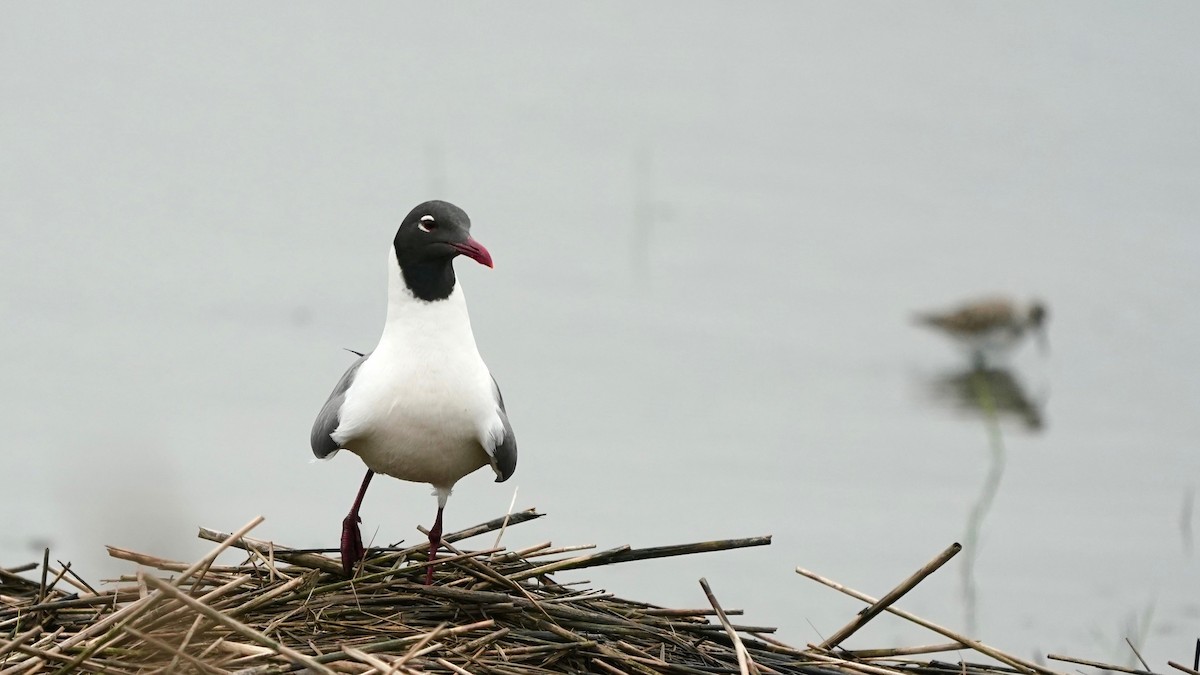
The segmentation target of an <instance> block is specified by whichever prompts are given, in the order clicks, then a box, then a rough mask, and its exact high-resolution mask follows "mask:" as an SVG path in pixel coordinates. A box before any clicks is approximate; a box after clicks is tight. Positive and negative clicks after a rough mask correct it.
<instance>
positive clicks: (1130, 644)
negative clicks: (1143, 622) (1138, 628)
mask: <svg viewBox="0 0 1200 675" xmlns="http://www.w3.org/2000/svg"><path fill="white" fill-rule="evenodd" d="M1125 644H1127V645H1129V648H1130V649H1132V650H1133V655H1134V656H1136V657H1137V660H1138V661H1140V662H1141V663H1142V667H1143V668H1145V669H1146V670H1150V666H1149V664H1147V663H1146V659H1143V658H1142V655H1141V653H1140V652H1138V649H1137V647H1134V646H1133V642H1132V641H1131V640H1130V639H1129V638H1125Z"/></svg>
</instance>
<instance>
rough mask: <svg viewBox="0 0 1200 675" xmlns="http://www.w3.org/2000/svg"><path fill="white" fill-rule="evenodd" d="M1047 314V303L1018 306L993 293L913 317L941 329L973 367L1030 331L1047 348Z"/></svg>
mask: <svg viewBox="0 0 1200 675" xmlns="http://www.w3.org/2000/svg"><path fill="white" fill-rule="evenodd" d="M1046 316H1047V311H1046V305H1045V304H1043V303H1042V302H1040V301H1037V300H1034V301H1032V302H1030V303H1029V304H1027V305H1025V306H1023V307H1018V306H1017V304H1016V303H1014V302H1012V301H1011V300H1009V299H1007V298H1000V297H995V298H982V299H979V300H976V301H974V302H968V303H965V304H963V305H960V306H959V307H956V308H954V309H952V310H950V311H946V312H927V313H923V314H918V315H916V317H915V320H916V322H917V323H919V324H922V325H926V326H930V327H933V328H936V329H938V330H940V331H942V333H944V334H946V335H947V336H949V337H950V338H952V339H953V340H954V341H955V342H957V343H958V344H959V346H960V347H962V348H963V349H965V350H966V351H967V353H968V354H970V356H971V359H972V361H973V362H974V363H975V365H976V367H983V366H984V365H985V364H986V362H987V361H988V359H989V358H993V357H994V358H1003V357H1005V356H1007V355H1008V354H1009V353H1010V352H1011V351H1012V350H1013V349H1014V348H1015V347H1016V346H1017V345H1018V344H1020V342H1021V340H1022V338H1024V337H1025V334H1026V333H1029V332H1033V333H1035V334H1036V335H1037V338H1038V343H1039V345H1040V346H1041V348H1042V351H1043V352H1044V351H1046V349H1047V342H1046Z"/></svg>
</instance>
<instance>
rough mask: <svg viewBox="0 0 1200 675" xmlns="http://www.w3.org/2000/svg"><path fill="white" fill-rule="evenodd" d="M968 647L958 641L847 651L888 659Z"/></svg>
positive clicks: (853, 653) (861, 655)
mask: <svg viewBox="0 0 1200 675" xmlns="http://www.w3.org/2000/svg"><path fill="white" fill-rule="evenodd" d="M959 649H966V647H964V646H963V645H962V644H960V643H958V642H947V643H945V644H940V645H922V646H919V647H896V648H893V649H851V650H847V651H846V652H845V653H846V654H847V655H848V656H851V657H853V658H856V659H886V658H893V657H896V656H917V655H919V654H937V653H940V652H952V651H957V650H959Z"/></svg>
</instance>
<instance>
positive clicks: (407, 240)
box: [392, 200, 492, 301]
mask: <svg viewBox="0 0 1200 675" xmlns="http://www.w3.org/2000/svg"><path fill="white" fill-rule="evenodd" d="M392 248H393V249H394V250H395V253H396V262H398V263H400V272H401V274H403V275H404V283H405V285H407V286H408V288H409V290H411V291H412V292H413V295H415V296H417V297H418V298H420V299H422V300H426V301H434V300H444V299H446V298H447V297H449V295H450V293H451V292H452V291H453V290H454V281H455V279H454V266H453V265H452V262H453V260H454V258H455V256H458V255H465V256H467V257H469V258H472V259H474V260H475V261H477V262H479V263H480V264H483V265H487V266H488V267H491V266H492V256H491V254H489V253H488V251H487V249H486V248H484V247H483V245H482V244H480V243H479V242H477V241H475V240H474V239H473V238H472V237H471V219H470V218H468V217H467V214H466V212H465V211H463V210H462V209H460V208H458V207H457V206H455V205H453V204H451V203H450V202H443V201H436V200H435V201H429V202H425V203H423V204H419V205H417V207H416V208H415V209H413V210H412V211H409V212H408V215H407V216H405V217H404V222H402V223H400V229H398V230H396V238H395V239H394V240H392Z"/></svg>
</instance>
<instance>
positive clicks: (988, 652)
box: [796, 567, 1061, 675]
mask: <svg viewBox="0 0 1200 675" xmlns="http://www.w3.org/2000/svg"><path fill="white" fill-rule="evenodd" d="M796 573H797V574H800V575H802V576H806V577H808V578H809V579H812V580H813V581H816V582H818V583H821V584H824V585H826V586H828V587H830V588H832V589H834V590H836V591H841V592H842V593H845V594H846V595H849V596H850V597H852V598H856V599H858V600H861V601H863V602H866V603H870V604H874V603H876V602H878V600H876V599H875V598H872V597H871V596H869V595H867V594H866V593H860V592H858V591H856V590H854V589H852V588H850V587H848V586H844V585H842V584H840V583H838V582H836V581H833V580H832V579H826V578H825V577H823V576H821V575H819V574H817V573H815V572H810V571H808V570H806V569H804V568H802V567H797V568H796ZM884 611H887V612H891V613H892V614H895V615H896V616H898V617H901V618H903V619H906V620H908V621H911V622H913V623H915V624H917V625H918V626H922V627H924V628H928V629H929V630H931V631H933V632H935V633H939V634H941V635H942V636H944V637H948V638H950V639H951V640H956V641H958V642H961V643H962V644H963V645H966V646H967V647H970V648H971V649H973V650H975V651H977V652H979V653H981V654H983V655H985V656H990V657H991V658H993V659H996V660H997V661H1000V662H1001V663H1004V664H1006V665H1008V666H1012V667H1013V668H1016V669H1017V670H1019V671H1021V672H1025V673H1042V674H1043V675H1061V674H1059V673H1057V672H1056V671H1053V670H1050V669H1049V668H1045V667H1042V666H1039V665H1037V664H1036V663H1031V662H1029V661H1025V660H1024V659H1020V658H1017V657H1015V656H1011V655H1009V654H1005V653H1004V652H1002V651H1000V650H999V649H996V648H995V647H989V646H988V645H985V644H983V643H982V642H980V641H978V640H972V639H971V638H968V637H965V636H963V635H960V634H958V633H956V632H954V631H952V630H950V629H949V628H946V627H944V626H940V625H938V624H936V623H933V622H932V621H926V620H925V619H922V618H921V617H919V616H916V615H915V614H910V613H909V612H906V611H904V610H902V609H897V608H896V607H887V608H885V609H884Z"/></svg>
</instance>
